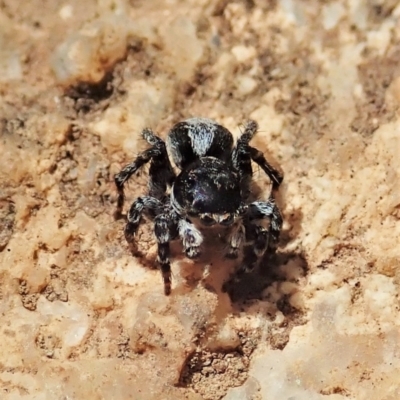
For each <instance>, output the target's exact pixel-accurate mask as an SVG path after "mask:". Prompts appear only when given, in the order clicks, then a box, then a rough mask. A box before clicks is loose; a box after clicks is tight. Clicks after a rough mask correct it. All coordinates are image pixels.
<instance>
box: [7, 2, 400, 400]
mask: <svg viewBox="0 0 400 400" xmlns="http://www.w3.org/2000/svg"><path fill="white" fill-rule="evenodd" d="M399 18H400V6H398V5H397V1H392V0H387V1H382V0H371V1H367V0H365V1H363V0H348V1H345V0H343V1H340V0H338V1H317V0H309V1H295V0H269V1H261V0H243V1H239V0H238V1H233V2H229V1H225V0H219V1H218V0H217V1H207V0H202V1H194V0H192V1H185V2H184V1H175V0H169V1H157V2H155V1H149V2H146V1H142V0H131V1H124V0H120V1H118V0H115V1H112V0H109V1H108V0H103V1H102V0H98V1H94V0H88V1H76V0H70V1H68V2H65V3H60V2H56V1H41V0H40V1H39V0H30V1H25V2H23V6H22V2H18V1H11V0H4V1H2V2H0V52H1V54H0V154H1V157H0V315H1V324H0V393H1V396H0V397H1V398H2V399H13V400H14V399H32V400H33V399H35V400H39V399H40V400H42V399H46V400H47V399H48V400H53V399H60V400H61V399H115V400H119V399H121V400H125V399H135V400H139V399H143V400H150V399H211V400H213V399H222V398H224V399H227V400H234V399H244V400H246V399H247V400H250V399H252V400H261V399H263V400H284V399H296V400H303V399H304V400H314V399H315V400H320V399H321V400H339V399H355V400H364V399H365V400H367V399H368V400H370V399H374V400H380V399H381V400H398V399H399V398H400V382H399V379H398V376H399V372H400V331H399V326H400V325H399V324H400V322H399V321H400V311H399V290H400V275H399V271H400V268H399V267H400V261H399V260H400V246H399V242H400V222H399V218H400V184H399V182H400V158H399V155H400V118H399V115H398V106H399V103H400V69H399V65H400V45H399V43H400V21H399ZM191 116H204V117H208V118H213V119H215V120H217V121H218V122H220V123H221V124H223V125H224V126H226V127H227V128H228V129H230V130H231V131H232V133H233V134H234V136H235V137H237V135H238V134H239V133H240V126H241V124H242V123H243V122H244V121H246V120H247V119H249V118H252V119H255V120H257V121H258V123H259V125H260V131H259V133H258V135H257V136H256V138H255V139H254V140H253V142H252V143H253V145H254V146H255V147H257V148H258V149H260V150H261V151H263V152H264V153H266V154H268V157H271V159H272V160H274V162H276V163H277V164H278V165H280V167H281V168H282V169H283V171H284V175H285V179H284V183H283V184H282V186H281V188H280V191H279V194H278V203H279V206H280V208H281V210H282V213H283V217H284V229H283V232H282V237H281V241H280V245H279V248H278V250H277V253H276V254H274V255H273V254H271V255H270V256H269V257H268V258H267V259H266V260H265V263H264V265H263V266H262V269H261V270H260V271H255V272H254V273H253V274H252V275H251V276H248V277H247V278H246V279H245V280H244V281H243V282H242V284H241V285H240V286H238V287H235V288H232V290H231V292H230V293H223V292H222V291H221V286H222V283H223V282H224V281H225V280H226V279H227V278H228V277H229V275H230V274H231V273H232V271H233V270H234V268H235V262H232V261H226V260H224V258H223V257H222V251H221V248H222V247H223V243H214V242H215V240H210V241H208V242H206V244H205V247H206V249H207V251H204V255H203V257H202V258H201V259H200V260H198V261H196V262H193V261H190V260H187V259H186V258H185V257H184V256H183V255H182V253H181V247H180V245H179V243H177V244H174V245H173V246H172V252H173V265H172V268H173V292H172V295H171V296H170V297H165V296H164V294H163V287H162V281H161V277H160V273H159V272H158V270H157V269H156V268H155V251H156V249H155V241H154V238H153V234H152V224H151V222H148V223H145V224H143V225H142V226H141V228H140V230H139V232H138V235H137V241H136V249H135V251H134V253H133V254H131V251H130V248H129V246H128V244H127V243H126V241H125V239H124V235H123V227H124V221H123V220H119V221H115V220H114V219H113V213H114V211H115V206H116V204H115V202H116V191H115V188H114V185H113V175H114V174H115V173H116V172H118V171H119V170H120V169H121V168H122V166H124V165H125V164H126V163H127V162H129V161H130V160H132V159H133V157H135V155H136V154H137V153H138V152H140V151H141V150H143V149H144V148H145V144H144V143H143V141H142V140H141V139H140V131H141V129H143V127H145V126H149V127H151V128H152V129H154V130H155V131H156V132H158V133H159V134H160V136H162V137H165V135H166V134H167V132H168V129H169V128H170V127H171V126H172V125H173V124H174V123H176V122H178V121H180V120H182V119H185V118H188V117H191ZM254 180H255V182H256V184H257V185H258V187H259V189H260V197H261V198H263V197H264V198H265V196H267V195H268V192H269V183H268V180H267V179H266V178H265V177H264V175H263V174H262V173H261V172H260V171H259V170H258V169H256V171H255V174H254ZM146 184H147V170H146V168H144V169H143V171H142V172H141V173H140V174H139V175H138V176H137V177H134V178H133V179H132V183H131V184H130V185H129V187H128V190H127V197H128V203H129V202H130V201H133V199H134V198H135V196H138V195H139V194H142V193H145V192H146ZM127 206H128V205H127ZM222 239H223V238H222Z"/></svg>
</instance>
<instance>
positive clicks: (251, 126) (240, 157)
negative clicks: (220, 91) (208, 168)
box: [232, 121, 258, 198]
mask: <svg viewBox="0 0 400 400" xmlns="http://www.w3.org/2000/svg"><path fill="white" fill-rule="evenodd" d="M257 129H258V125H257V122H255V121H248V122H247V123H246V124H245V126H244V131H243V133H242V134H241V136H240V137H239V139H238V141H237V143H236V147H235V148H234V149H233V152H232V164H233V167H234V168H235V169H236V170H237V171H238V172H239V176H240V182H241V186H242V192H243V196H244V198H247V196H248V194H249V191H250V189H249V186H250V182H251V177H252V175H253V169H252V167H251V155H250V151H249V142H250V140H251V139H252V138H253V136H254V135H255V134H256V132H257Z"/></svg>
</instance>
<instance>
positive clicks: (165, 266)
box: [154, 214, 175, 296]
mask: <svg viewBox="0 0 400 400" xmlns="http://www.w3.org/2000/svg"><path fill="white" fill-rule="evenodd" d="M154 222H155V223H154V233H155V236H156V239H157V247H158V248H157V261H158V263H159V264H160V269H161V273H162V277H163V281H164V293H165V295H166V296H169V295H170V294H171V264H170V261H169V255H170V248H169V242H170V241H171V240H172V239H173V237H174V235H173V233H172V229H171V225H175V221H173V216H172V215H171V214H159V215H157V217H156V218H155V221H154Z"/></svg>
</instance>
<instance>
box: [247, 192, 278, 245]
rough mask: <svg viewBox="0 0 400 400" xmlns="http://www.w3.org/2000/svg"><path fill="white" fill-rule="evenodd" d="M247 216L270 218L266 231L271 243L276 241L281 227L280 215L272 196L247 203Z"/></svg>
mask: <svg viewBox="0 0 400 400" xmlns="http://www.w3.org/2000/svg"><path fill="white" fill-rule="evenodd" d="M247 216H248V218H249V219H250V220H260V219H264V218H268V219H269V220H270V226H269V229H268V232H269V234H270V236H271V238H272V244H276V243H277V242H278V240H279V234H280V231H281V228H282V215H281V213H280V211H279V208H278V207H277V205H276V203H275V200H274V199H273V197H272V196H271V197H270V198H269V199H268V201H255V202H253V203H251V204H249V207H248V209H247Z"/></svg>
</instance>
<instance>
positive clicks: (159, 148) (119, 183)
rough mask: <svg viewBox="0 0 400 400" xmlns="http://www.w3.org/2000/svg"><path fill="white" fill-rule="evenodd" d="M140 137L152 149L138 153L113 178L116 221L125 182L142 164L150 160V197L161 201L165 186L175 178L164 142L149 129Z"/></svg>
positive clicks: (119, 211)
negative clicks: (115, 188) (116, 192)
mask: <svg viewBox="0 0 400 400" xmlns="http://www.w3.org/2000/svg"><path fill="white" fill-rule="evenodd" d="M142 136H143V137H144V139H146V140H147V142H148V143H149V144H151V145H152V147H151V148H150V149H147V150H145V151H143V152H142V153H140V154H139V155H138V156H137V157H136V158H135V160H134V161H133V162H131V163H130V164H128V165H126V166H125V167H124V168H123V169H122V170H121V172H119V173H118V174H116V175H115V176H114V182H115V186H116V187H117V191H118V199H117V209H116V212H115V218H116V219H118V218H121V216H122V209H123V206H124V201H125V195H124V184H125V182H126V181H127V180H128V179H129V178H130V177H131V176H132V175H133V174H134V173H135V172H136V171H138V169H139V168H141V167H142V166H143V165H144V164H146V163H148V162H149V161H150V160H151V165H150V171H149V178H150V182H149V187H150V190H149V194H150V196H152V197H156V198H158V199H161V198H162V196H163V195H164V194H165V190H166V186H167V184H171V183H172V181H173V179H174V177H175V175H174V173H173V170H172V167H171V163H170V162H169V159H168V154H167V151H166V148H165V142H164V141H163V140H162V139H160V138H159V137H158V136H156V135H155V134H154V133H153V132H152V131H151V130H150V129H144V130H143V131H142Z"/></svg>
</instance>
